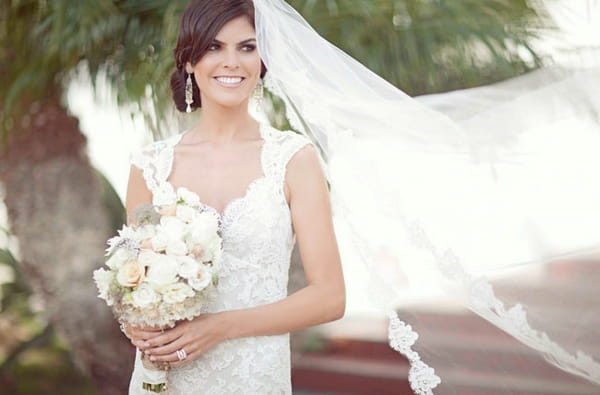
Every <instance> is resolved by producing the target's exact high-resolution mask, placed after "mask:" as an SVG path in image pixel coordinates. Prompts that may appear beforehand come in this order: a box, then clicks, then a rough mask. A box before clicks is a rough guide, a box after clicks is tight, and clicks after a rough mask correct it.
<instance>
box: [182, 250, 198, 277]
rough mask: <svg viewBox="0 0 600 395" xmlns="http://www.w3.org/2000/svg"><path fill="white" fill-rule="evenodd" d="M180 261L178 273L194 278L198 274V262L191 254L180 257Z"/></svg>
mask: <svg viewBox="0 0 600 395" xmlns="http://www.w3.org/2000/svg"><path fill="white" fill-rule="evenodd" d="M177 260H178V261H179V270H178V271H177V274H179V275H180V276H181V277H183V278H192V277H195V276H196V274H198V266H199V264H198V262H196V261H195V260H194V258H192V257H189V256H187V255H186V256H182V257H178V258H177Z"/></svg>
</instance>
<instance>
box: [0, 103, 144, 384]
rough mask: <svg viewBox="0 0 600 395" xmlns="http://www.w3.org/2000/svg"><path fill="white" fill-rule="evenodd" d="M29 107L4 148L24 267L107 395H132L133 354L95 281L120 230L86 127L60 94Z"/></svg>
mask: <svg viewBox="0 0 600 395" xmlns="http://www.w3.org/2000/svg"><path fill="white" fill-rule="evenodd" d="M29 109H30V111H29V113H28V114H27V115H25V116H24V117H23V118H22V119H21V122H20V123H18V124H17V123H15V128H14V129H13V130H11V131H10V133H9V137H8V141H7V144H6V145H5V146H3V147H0V182H1V183H2V186H3V187H4V191H3V192H4V201H5V204H6V207H7V210H8V217H9V221H10V227H11V230H12V232H13V233H14V234H15V235H16V236H17V239H18V241H19V250H20V254H19V255H20V262H21V264H22V266H23V269H24V273H25V274H26V276H27V279H28V282H29V284H30V286H31V288H32V289H33V291H34V292H35V293H36V294H37V295H38V296H40V297H41V300H43V301H44V303H45V306H44V312H45V315H46V318H47V319H48V320H49V322H51V323H52V325H53V326H54V328H55V329H56V330H57V332H58V333H60V334H62V335H63V336H64V338H65V339H66V340H67V342H68V343H69V345H70V347H71V352H72V355H73V358H74V361H75V363H76V365H77V366H78V367H79V368H80V369H81V370H82V371H83V372H84V373H85V374H87V375H88V376H89V377H91V379H92V380H93V382H94V384H95V386H96V388H97V389H98V392H99V393H101V394H111V395H112V394H123V393H126V392H127V387H128V380H129V377H130V375H131V369H132V367H133V364H132V362H133V354H132V352H133V348H132V347H131V345H130V344H129V342H128V341H127V339H126V338H125V337H124V336H123V335H122V334H121V332H120V331H119V329H118V326H117V324H116V322H115V320H114V318H113V316H112V314H111V312H110V310H109V309H108V307H107V306H106V305H105V304H104V302H103V301H102V300H101V299H99V298H98V297H97V290H96V287H95V285H94V283H93V280H92V271H93V270H94V269H95V268H98V267H100V266H101V265H102V264H103V261H104V259H103V256H104V248H105V241H106V239H107V238H108V237H110V236H111V234H112V233H113V232H114V229H112V226H111V220H110V218H111V213H110V212H109V210H108V208H107V206H106V204H105V202H104V200H103V190H102V185H101V183H100V180H99V179H98V177H97V175H96V174H95V171H94V169H93V168H92V167H91V165H90V163H89V161H88V159H87V155H86V152H85V137H84V136H83V135H82V134H81V132H80V130H79V125H78V121H77V120H76V119H75V118H73V117H71V116H69V115H68V114H67V112H66V110H65V109H64V108H63V107H62V106H61V105H60V100H59V95H58V94H56V95H53V97H52V98H50V99H48V100H47V101H46V102H44V103H42V104H40V103H34V104H32V105H30V106H29Z"/></svg>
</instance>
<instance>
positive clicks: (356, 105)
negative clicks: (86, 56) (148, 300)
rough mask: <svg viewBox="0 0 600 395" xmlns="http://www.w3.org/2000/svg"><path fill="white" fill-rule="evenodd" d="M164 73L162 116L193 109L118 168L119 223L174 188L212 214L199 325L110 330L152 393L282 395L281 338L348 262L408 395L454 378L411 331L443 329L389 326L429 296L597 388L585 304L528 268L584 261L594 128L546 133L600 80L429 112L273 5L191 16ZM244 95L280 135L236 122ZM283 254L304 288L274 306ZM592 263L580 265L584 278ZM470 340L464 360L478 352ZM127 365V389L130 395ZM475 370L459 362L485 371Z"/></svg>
mask: <svg viewBox="0 0 600 395" xmlns="http://www.w3.org/2000/svg"><path fill="white" fill-rule="evenodd" d="M175 63H176V66H177V70H176V71H175V72H174V74H173V76H172V80H171V86H172V89H173V98H174V101H175V104H176V107H177V108H178V110H180V111H186V112H187V111H192V110H194V109H197V108H202V118H201V120H200V121H199V123H198V124H197V125H196V126H194V127H193V128H191V129H190V130H188V131H186V132H184V133H182V134H178V135H176V136H173V137H170V138H167V139H165V140H161V141H157V142H155V143H153V144H151V145H150V146H148V147H146V148H144V149H143V150H142V151H141V152H139V153H137V154H136V155H134V156H133V166H132V168H131V174H130V181H129V187H128V193H127V203H126V205H127V211H128V214H129V215H130V217H131V216H132V212H133V210H134V208H135V207H137V206H138V205H140V204H143V203H149V202H152V203H153V204H156V205H160V204H161V203H164V202H167V201H169V199H170V197H172V195H173V193H174V190H175V189H177V188H182V187H184V188H187V189H188V190H189V191H191V192H190V193H193V194H194V195H196V196H197V197H198V198H199V199H200V201H201V202H202V207H203V209H204V210H208V211H211V212H213V213H214V214H215V215H217V216H218V218H219V220H220V226H221V234H222V237H223V242H224V252H223V265H222V267H221V268H220V272H219V279H220V280H219V281H220V282H219V289H218V296H217V298H216V299H215V300H214V301H211V303H210V304H208V305H207V306H206V311H205V312H204V313H205V314H202V315H201V316H200V317H198V318H196V319H195V320H193V321H189V322H180V323H179V324H178V325H177V326H175V327H174V328H173V329H171V330H165V331H164V333H163V332H162V331H154V330H151V329H150V328H132V327H128V328H125V332H126V334H127V335H128V337H129V338H130V339H131V341H132V343H133V344H134V345H135V346H136V347H137V349H138V353H141V352H144V353H146V354H147V355H148V356H149V358H150V359H153V360H155V361H162V362H168V363H169V364H170V366H171V370H170V372H169V379H168V382H169V387H170V389H169V391H170V393H172V394H195V393H202V394H238V393H242V394H273V393H288V394H289V393H290V392H291V388H290V355H289V339H288V333H289V332H290V331H293V330H297V329H300V328H305V327H308V326H312V325H316V324H319V323H323V322H327V321H332V320H335V319H338V318H340V317H341V316H342V315H343V312H344V306H345V285H344V279H343V275H342V270H341V261H343V262H344V265H350V266H352V265H353V263H352V262H353V261H355V260H358V261H360V262H361V263H363V264H365V265H366V268H367V271H366V273H365V274H364V275H362V278H361V281H362V282H363V283H365V284H366V285H368V287H369V295H370V296H371V297H372V299H373V300H374V301H375V302H376V303H377V305H378V306H379V307H380V308H381V309H382V310H384V311H385V313H386V314H387V315H388V317H389V318H390V325H389V340H390V346H391V347H392V348H394V349H395V350H397V351H398V352H400V353H401V354H403V355H404V356H405V357H406V358H407V359H408V361H409V363H410V367H409V374H408V381H409V382H410V385H411V388H412V389H413V391H414V392H415V393H417V394H419V395H421V394H423V395H429V394H432V393H433V390H434V389H435V390H436V391H437V393H442V392H443V393H464V392H462V388H463V387H461V383H460V380H463V379H464V378H469V376H470V375H471V372H470V371H468V370H467V362H468V361H466V360H465V359H464V358H463V359H461V355H459V354H458V355H457V354H455V353H454V352H449V353H444V352H443V350H440V349H438V348H437V346H436V345H437V344H439V340H440V339H439V338H440V337H444V336H439V334H437V333H434V334H433V336H431V337H430V338H428V337H427V328H428V327H429V328H434V327H437V328H438V329H439V328H442V329H441V330H444V329H443V328H444V325H440V322H436V321H431V322H429V321H427V319H426V318H427V315H424V316H423V317H424V318H425V319H424V320H422V322H419V320H418V319H416V320H413V321H411V324H412V325H414V328H413V326H411V325H407V324H405V323H404V322H403V321H401V320H400V317H399V315H398V310H397V309H398V306H399V305H401V304H402V307H403V308H404V307H407V300H409V299H410V300H416V301H425V302H427V301H429V300H428V299H424V297H423V296H422V294H423V293H425V292H427V293H429V292H431V293H436V292H437V291H438V290H443V291H449V292H447V293H446V294H445V295H446V297H445V298H444V301H443V303H444V304H443V305H440V306H436V307H438V308H447V307H448V306H446V302H448V301H449V300H450V299H451V298H452V299H458V300H459V301H460V302H462V303H463V304H464V305H465V306H466V307H467V308H469V309H470V310H471V311H473V312H474V313H476V314H478V315H479V316H481V317H484V318H485V319H486V320H487V321H489V322H490V323H492V324H494V325H495V326H497V327H499V328H501V329H502V330H503V331H505V332H506V333H508V334H510V335H511V336H512V337H514V338H515V339H517V340H519V341H520V342H521V343H523V344H525V345H527V346H529V347H531V348H532V349H534V350H537V351H539V352H540V353H541V355H543V356H544V357H545V358H546V360H547V361H549V362H550V363H552V364H553V365H555V366H557V367H559V368H561V369H563V370H565V371H566V372H569V373H572V374H574V375H578V376H581V377H583V378H585V379H587V380H589V381H591V382H592V383H600V364H599V363H598V356H599V354H598V348H597V347H596V345H597V344H598V343H597V340H598V332H597V330H596V329H595V328H597V325H596V321H594V320H595V319H596V318H595V317H598V305H597V303H595V299H594V300H591V299H593V298H590V297H589V295H588V293H587V292H585V289H583V291H584V292H578V287H572V286H570V287H568V289H567V291H569V296H568V297H564V298H563V297H561V295H562V294H561V292H560V291H561V290H560V289H559V288H557V286H558V285H561V283H560V282H559V281H558V280H561V278H562V277H566V276H560V275H559V276H557V275H556V273H557V272H558V271H557V270H556V269H553V268H554V267H555V266H556V265H552V264H548V263H553V262H552V259H554V260H556V258H557V257H560V258H563V259H564V260H567V259H571V258H574V257H580V256H581V255H582V254H584V253H585V252H586V251H590V250H593V251H598V249H599V248H598V247H599V244H600V243H599V240H600V227H598V223H600V210H599V209H598V205H597V202H598V201H599V200H600V185H598V184H599V183H598V181H597V177H596V176H595V175H594V174H593V172H591V170H590V169H597V168H600V157H599V156H598V155H597V152H598V151H599V150H600V136H599V135H598V133H597V128H596V127H597V123H598V122H597V118H593V117H592V120H591V121H590V125H592V126H593V127H591V128H590V129H586V128H581V127H577V128H573V129H571V128H570V127H569V126H566V125H565V124H563V123H561V122H562V121H563V120H564V119H565V118H567V117H568V116H570V117H576V118H578V119H583V118H584V116H587V115H589V113H594V111H595V109H596V108H600V93H599V92H598V91H597V88H595V87H596V86H598V85H597V84H596V83H594V81H597V80H599V79H600V73H598V72H596V71H590V72H587V73H580V74H578V75H573V76H568V77H567V78H563V77H562V76H560V75H559V76H558V77H557V78H556V79H552V80H551V81H543V83H541V84H539V85H540V87H538V88H535V89H529V88H527V89H526V90H523V91H522V92H520V91H519V90H518V89H517V90H516V92H517V94H516V95H515V96H514V97H511V93H510V90H507V89H505V87H502V88H500V89H498V90H496V91H494V90H493V89H492V91H491V92H490V91H487V90H480V91H477V92H476V93H475V95H474V97H469V96H468V95H467V96H465V97H464V98H463V99H464V100H462V101H460V103H464V105H462V106H460V107H461V108H460V109H459V110H460V111H456V112H455V113H452V111H450V112H449V113H448V114H449V115H444V114H442V113H440V112H437V111H433V110H432V109H431V108H428V107H425V106H423V105H421V104H420V103H419V102H417V101H415V100H413V99H412V98H410V97H408V96H407V95H405V94H404V93H403V92H401V91H399V90H398V89H396V88H395V87H393V86H391V85H390V84H388V83H386V82H385V81H383V80H382V79H381V78H380V77H378V76H376V75H375V74H373V73H371V72H370V71H369V70H367V69H365V68H364V66H362V65H360V64H359V63H358V62H356V61H355V60H354V59H352V58H350V57H349V56H348V55H346V54H345V53H343V52H342V51H340V50H339V49H337V48H335V47H334V46H332V45H331V44H329V43H328V42H326V41H325V40H323V39H322V38H321V37H320V36H319V35H318V34H317V33H316V32H314V30H313V29H312V28H311V27H310V26H309V25H308V24H307V23H306V21H304V20H303V19H302V17H301V16H300V15H298V14H297V13H296V12H295V11H294V10H293V9H292V8H291V7H290V6H289V5H287V3H286V2H285V1H283V0H254V1H253V2H252V1H250V0H196V1H194V2H192V4H191V5H190V6H189V7H188V9H187V10H186V11H185V13H184V15H183V18H182V21H181V27H180V32H179V39H178V43H177V47H176V49H175ZM263 77H264V78H263ZM553 78H554V77H553ZM262 81H264V83H265V85H266V87H267V88H268V89H269V90H270V91H271V92H272V93H274V94H275V95H277V96H279V97H280V98H281V99H282V100H283V101H284V103H285V105H286V106H285V108H286V117H287V119H288V120H289V121H290V123H291V124H292V126H293V127H294V129H296V130H298V131H299V132H300V133H299V134H296V133H294V132H291V131H283V132H281V131H278V130H275V129H273V128H271V127H270V126H268V125H266V124H262V123H258V122H257V121H255V120H254V119H253V118H252V117H251V116H250V115H249V114H248V111H247V107H248V103H249V99H250V97H251V96H256V97H260V96H261V91H262ZM565 92H567V94H565ZM478 97H479V100H473V99H477V98H478ZM515 97H516V98H515ZM494 98H497V99H498V100H496V99H494ZM434 99H435V98H434ZM459 99H460V97H459ZM487 99H494V100H487ZM570 100H573V103H571V102H570ZM477 103H478V104H479V105H481V106H480V107H478V106H477V105H474V104H477ZM440 104H441V106H440V107H441V108H443V107H444V105H446V104H448V103H440ZM482 104H483V105H482ZM590 109H591V110H590ZM536 128H537V129H536ZM566 154H569V155H568V160H561V161H557V158H563V157H566ZM585 175H588V176H586V178H585V179H582V177H583V176H585ZM582 186H583V187H584V189H582ZM330 199H331V200H330ZM334 228H335V233H334ZM295 241H297V242H298V245H299V249H300V253H301V256H302V262H303V265H304V269H305V272H306V275H307V279H308V286H307V287H305V288H303V289H301V290H300V291H298V292H297V293H295V294H292V295H290V296H286V288H287V271H288V267H289V260H290V253H291V250H292V247H293V246H294V243H295ZM338 242H339V250H338ZM597 263H598V260H589V261H586V262H583V263H581V265H582V267H581V269H580V270H581V272H582V273H598V272H600V271H598V270H597ZM521 269H523V270H524V271H525V272H522V271H521ZM491 275H494V276H496V277H494V278H492V277H491ZM511 276H512V277H511ZM588 277H590V276H588ZM492 280H496V281H497V282H496V283H495V284H494V285H495V286H496V285H499V286H498V287H492V283H491V281H492ZM587 281H593V278H591V277H590V278H588V279H587ZM531 284H533V285H535V287H532V288H527V287H526V286H529V285H531ZM407 290H408V291H411V292H412V291H417V292H416V293H408V292H407ZM529 302H532V303H529ZM540 302H541V308H540V309H536V307H537V306H536V305H535V303H538V305H539V304H540ZM563 305H564V306H563ZM411 307H412V306H411ZM403 310H404V311H405V310H406V309H403ZM404 311H403V313H401V314H400V315H402V317H403V318H405V317H407V316H409V314H405V313H404ZM417 318H418V314H417ZM434 318H435V317H434ZM469 322H470V321H469ZM420 324H423V325H422V326H421V325H420ZM443 324H445V323H443ZM460 329H461V330H462V329H464V328H460ZM417 330H418V331H419V334H420V335H421V337H420V338H419V334H417ZM444 334H445V333H444ZM422 335H425V336H422ZM476 335H477V334H476V333H474V334H473V336H466V337H468V338H469V339H468V341H467V342H466V343H467V346H468V347H470V348H473V349H475V348H478V346H479V344H478V338H477V336H476ZM418 338H419V342H418V343H417V339H418ZM442 340H443V339H442ZM436 342H437V343H436ZM423 343H425V345H426V346H431V349H430V350H427V347H425V348H422V345H423ZM498 354H499V355H500V356H501V355H502V353H498ZM462 357H464V356H462ZM138 361H139V358H136V367H135V370H134V373H133V376H132V380H131V387H130V393H131V394H138V393H143V390H142V386H141V379H140V366H139V362H138ZM495 362H496V361H495V360H494V359H493V358H487V359H481V360H480V359H477V360H476V363H477V365H485V364H487V365H488V367H489V368H491V369H492V370H491V372H493V373H494V374H496V372H497V371H498V370H499V369H497V368H496V365H495ZM429 364H431V365H432V367H430V365H429ZM433 368H435V370H434V369H433ZM511 369H512V367H511ZM511 369H509V370H511ZM399 374H401V373H400V372H399ZM438 375H439V376H438ZM457 378H458V379H460V380H458V379H457ZM476 379H477V378H476ZM453 380H454V381H453ZM457 380H458V381H457ZM500 383H501V386H502V387H503V388H505V389H506V390H507V391H513V392H511V393H514V391H515V388H516V387H513V385H512V383H511V382H510V380H504V379H502V380H500ZM440 384H441V385H440ZM567 384H568V385H569V386H571V383H570V382H568V383H567ZM549 385H550V384H549ZM570 388H574V386H571V387H570ZM582 391H583V390H582ZM586 391H587V389H586ZM581 393H584V392H581ZM585 393H587V392H585Z"/></svg>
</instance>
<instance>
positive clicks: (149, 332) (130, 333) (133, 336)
mask: <svg viewBox="0 0 600 395" xmlns="http://www.w3.org/2000/svg"><path fill="white" fill-rule="evenodd" d="M121 331H122V332H123V334H124V335H125V336H127V338H128V339H129V340H131V344H133V345H134V346H135V347H137V348H139V349H140V350H141V349H142V347H144V344H145V343H146V341H147V340H150V339H153V338H155V337H156V336H158V335H161V334H163V333H164V331H163V330H162V329H159V328H152V327H147V328H140V327H135V326H129V325H122V326H121Z"/></svg>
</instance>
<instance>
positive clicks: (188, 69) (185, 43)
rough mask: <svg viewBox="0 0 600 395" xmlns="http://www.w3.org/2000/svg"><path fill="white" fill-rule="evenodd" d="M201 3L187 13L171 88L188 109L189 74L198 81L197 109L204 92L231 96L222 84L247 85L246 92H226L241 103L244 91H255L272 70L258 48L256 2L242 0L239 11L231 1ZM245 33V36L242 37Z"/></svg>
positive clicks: (194, 97)
mask: <svg viewBox="0 0 600 395" xmlns="http://www.w3.org/2000/svg"><path fill="white" fill-rule="evenodd" d="M197 3H198V4H197V5H196V8H195V9H194V11H193V12H189V13H186V14H185V15H184V17H183V19H182V21H181V31H180V34H179V38H178V40H177V46H176V48H175V61H176V66H177V69H176V70H175V72H173V75H172V76H171V89H172V91H173V100H174V101H175V105H176V107H177V109H178V110H179V111H185V110H186V108H187V103H186V97H185V91H186V81H187V80H188V79H189V80H190V83H191V86H192V100H193V102H192V103H190V107H191V109H192V110H194V109H196V108H199V107H201V106H202V103H203V101H204V100H203V95H206V94H208V95H212V94H216V95H217V97H220V96H219V95H227V93H225V92H226V91H222V90H221V91H219V90H217V89H216V88H217V87H228V88H232V87H233V88H237V87H241V88H242V92H240V91H238V90H236V92H235V94H234V95H233V97H231V98H229V99H227V97H226V96H225V97H222V99H223V100H225V101H226V102H227V100H233V101H234V102H236V101H237V100H238V98H240V97H243V96H244V95H243V94H242V93H244V94H249V93H250V92H252V90H253V89H254V87H255V86H256V83H257V82H258V79H259V77H260V78H262V77H264V76H265V73H266V68H265V66H264V64H263V63H262V61H261V60H260V56H259V54H258V51H257V50H256V38H255V35H256V34H255V32H254V8H253V6H252V3H251V2H246V1H241V2H239V5H238V6H237V8H236V9H235V11H236V13H235V14H232V8H231V7H230V5H229V2H227V1H225V2H210V1H207V2H197ZM232 16H233V17H232ZM228 22H230V23H228ZM225 25H227V27H226V28H224V27H225ZM239 38H242V39H241V41H237V40H238V39H239ZM221 66H222V68H221ZM189 85H190V84H188V86H189ZM205 90H206V92H205ZM217 102H219V100H217ZM223 104H226V103H223ZM237 104H239V103H237Z"/></svg>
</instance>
